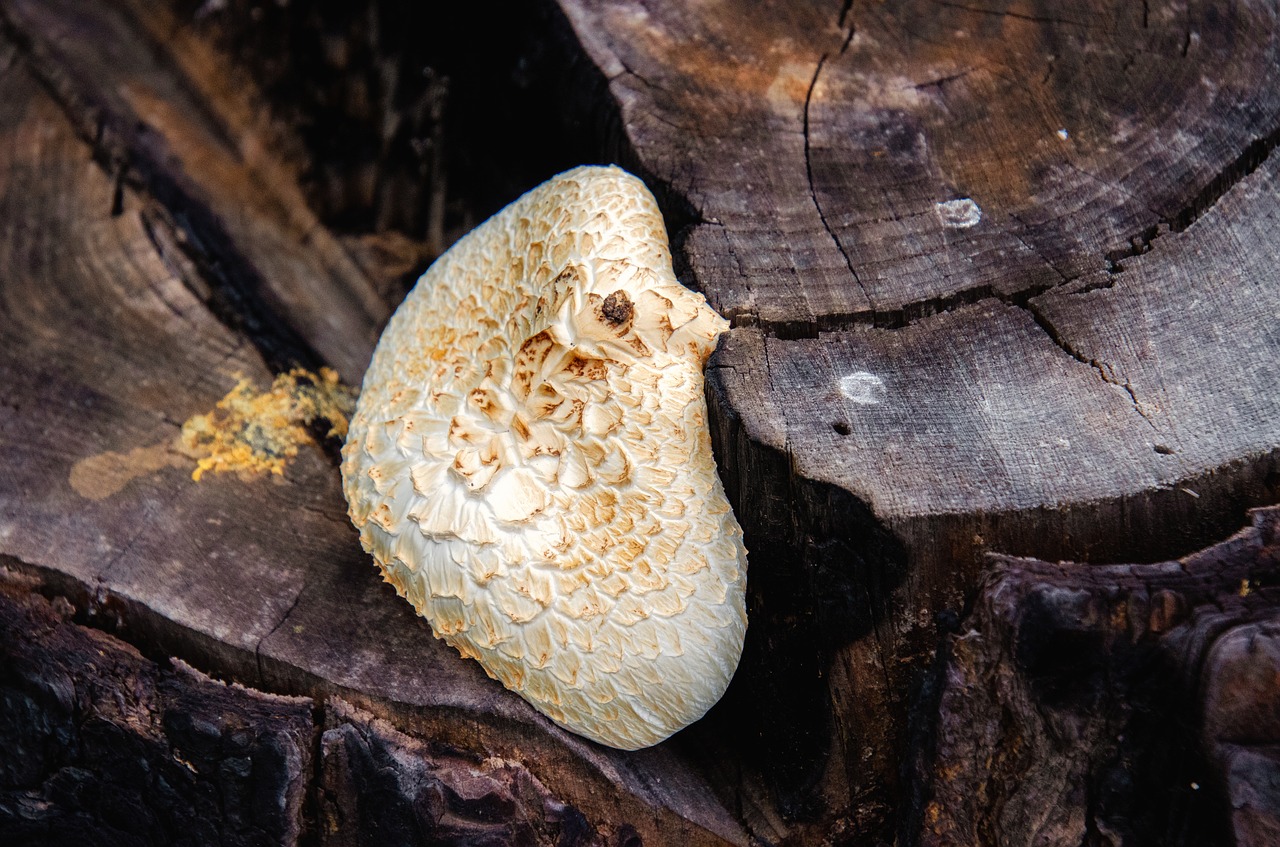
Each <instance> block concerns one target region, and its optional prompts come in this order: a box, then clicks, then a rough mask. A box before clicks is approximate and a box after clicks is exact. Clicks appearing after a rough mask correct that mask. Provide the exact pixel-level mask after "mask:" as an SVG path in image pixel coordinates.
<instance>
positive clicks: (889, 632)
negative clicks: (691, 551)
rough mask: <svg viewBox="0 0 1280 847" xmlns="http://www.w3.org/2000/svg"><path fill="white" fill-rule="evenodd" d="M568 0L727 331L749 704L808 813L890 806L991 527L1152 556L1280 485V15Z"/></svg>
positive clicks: (690, 270) (1212, 531)
mask: <svg viewBox="0 0 1280 847" xmlns="http://www.w3.org/2000/svg"><path fill="white" fill-rule="evenodd" d="M560 5H561V7H562V8H563V9H564V11H565V14H566V16H567V18H568V19H569V20H570V21H571V22H572V25H573V27H574V30H575V32H576V34H577V35H578V37H579V39H580V40H581V43H582V44H583V46H584V49H585V50H586V51H587V53H588V54H589V55H590V57H591V58H592V60H593V62H594V63H595V65H596V66H597V67H598V68H599V69H600V72H601V74H602V75H603V76H604V77H605V78H606V79H607V80H608V91H609V94H610V96H611V98H612V100H613V101H614V102H615V103H616V104H617V108H618V110H619V122H620V124H621V125H622V127H623V130H624V133H625V138H624V141H625V144H626V145H627V146H628V148H629V149H628V150H626V151H625V152H624V155H625V157H626V158H627V160H628V161H629V163H630V164H631V165H632V166H633V167H634V168H636V169H637V170H639V171H641V172H642V173H645V174H646V175H648V176H649V178H650V179H651V180H652V181H653V182H654V183H655V184H656V185H659V186H662V187H664V188H665V189H666V191H667V193H668V195H669V196H671V197H673V198H675V199H674V200H672V201H669V203H670V205H671V207H672V209H673V211H676V212H682V213H683V216H682V217H677V218H676V220H677V221H679V222H680V223H682V224H683V228H682V229H681V230H680V234H679V236H678V238H677V243H678V245H679V249H678V253H679V256H680V259H681V261H682V262H683V265H684V276H685V279H686V281H687V282H691V283H693V284H695V285H697V286H699V287H700V288H701V290H703V291H704V292H705V293H706V294H707V296H708V298H709V299H710V301H711V303H712V304H713V305H714V306H716V307H717V308H718V309H720V310H721V312H722V313H723V314H725V315H727V316H730V317H731V318H732V319H733V320H734V323H735V325H736V328H735V329H734V330H733V331H732V332H731V333H730V335H729V337H728V338H727V339H726V340H725V342H724V343H723V344H722V346H721V349H720V351H719V352H718V354H717V356H716V358H715V359H714V360H713V362H712V369H711V383H712V387H711V395H712V399H713V405H714V406H715V409H714V411H713V418H715V419H716V420H717V421H718V430H717V438H716V446H717V450H718V451H719V453H720V455H721V456H722V457H723V460H722V468H723V471H724V474H725V478H726V484H727V485H728V488H729V490H730V499H731V500H732V501H733V502H734V505H735V510H736V511H737V514H738V515H739V517H740V519H741V520H742V521H743V525H744V527H745V528H746V531H747V539H746V540H747V547H748V550H749V551H751V580H752V584H753V585H754V586H755V589H753V591H752V598H753V603H754V605H753V606H752V608H751V610H750V611H751V620H752V632H753V633H754V635H755V636H756V637H755V639H754V641H753V642H752V643H751V644H749V648H748V650H749V652H748V655H747V657H746V661H745V663H744V668H743V670H742V671H741V673H742V674H743V681H744V682H746V681H747V680H751V682H749V683H747V685H748V686H749V687H750V688H751V690H752V691H753V692H754V693H756V694H759V693H760V692H763V691H768V692H771V693H772V696H770V697H769V700H770V702H771V706H770V707H769V708H763V709H761V708H759V704H758V703H757V702H753V703H752V704H751V707H750V708H752V709H754V711H753V712H750V713H748V714H744V715H743V716H742V721H743V723H744V724H745V725H746V727H747V728H748V731H749V732H752V733H759V734H761V735H762V736H763V737H764V739H765V742H764V743H762V744H760V745H759V747H758V748H757V749H758V750H759V751H760V754H761V755H760V758H759V760H758V762H757V765H758V766H759V767H760V768H761V770H762V771H763V772H764V773H772V774H773V775H774V777H773V781H774V782H775V783H776V791H777V792H779V796H778V799H779V800H783V801H784V802H786V803H787V804H788V805H789V806H790V807H791V808H792V810H793V811H794V812H795V813H796V814H797V815H799V816H801V817H802V816H803V813H804V811H805V809H806V808H808V809H810V810H812V809H814V808H815V807H816V808H817V809H819V810H823V811H825V813H826V814H832V813H834V812H835V811H836V810H838V809H847V808H848V806H846V805H845V803H844V801H841V802H837V803H835V804H834V805H832V804H831V798H832V797H833V796H838V797H849V796H850V794H852V796H854V797H857V798H858V801H857V805H861V806H862V808H866V804H867V803H868V802H874V801H875V800H876V799H879V800H881V801H888V799H889V798H890V797H892V796H894V795H895V794H896V793H897V790H898V789H897V788H896V787H894V786H895V785H896V784H897V776H896V773H897V769H898V761H899V758H900V756H901V754H902V750H903V744H904V743H905V739H904V737H903V735H902V733H903V730H904V727H905V725H906V723H905V719H904V718H905V715H906V712H907V706H908V698H909V694H908V692H910V690H911V689H912V685H913V679H914V678H915V677H916V675H917V674H918V673H919V670H920V668H921V667H923V664H924V663H925V662H926V661H927V658H928V655H929V654H930V653H931V652H932V649H933V645H934V644H935V639H936V635H937V632H936V629H935V624H934V620H935V616H936V615H937V614H938V613H939V612H944V611H947V610H950V612H951V613H954V612H956V611H958V610H960V609H962V608H963V606H964V603H965V601H966V599H967V597H968V596H969V595H970V593H971V592H972V590H973V588H974V587H975V585H976V581H977V578H978V576H979V574H980V573H981V571H982V567H983V566H982V559H981V555H980V554H981V552H982V551H983V550H999V551H1002V552H1006V553H1013V554H1025V555H1037V556H1040V557H1044V558H1048V559H1058V558H1064V559H1076V560H1081V561H1092V562H1107V561H1124V560H1139V561H1152V560H1157V559H1160V558H1164V557H1168V556H1173V555H1178V554H1181V553H1185V552H1187V551H1189V550H1193V549H1196V548H1197V547H1199V546H1202V545H1204V544H1207V543H1209V542H1211V541H1213V540H1214V539H1216V538H1221V537H1223V536H1225V535H1226V534H1228V533H1230V532H1232V531H1233V530H1234V528H1235V527H1237V526H1239V525H1240V523H1241V522H1242V521H1243V519H1244V517H1243V510H1244V508H1246V507H1248V506H1249V505H1255V504H1260V503H1267V502H1274V501H1275V499H1276V498H1277V496H1280V490H1277V488H1276V485H1277V480H1280V453H1278V452H1277V444H1280V406H1278V405H1277V404H1280V394H1277V392H1276V391H1275V390H1274V386H1273V382H1274V380H1273V379H1272V377H1271V376H1270V375H1269V374H1270V371H1271V370H1272V368H1271V366H1270V365H1268V364H1264V363H1274V362H1276V361H1277V360H1280V349H1278V348H1277V343H1278V341H1280V339H1278V337H1277V335H1276V333H1275V330H1274V318H1273V315H1274V314H1275V312H1276V308H1277V305H1278V304H1280V286H1277V285H1276V281H1275V280H1276V277H1275V272H1274V268H1275V265H1276V254H1277V247H1276V244H1277V242H1276V240H1275V239H1274V237H1273V235H1272V234H1271V229H1272V224H1271V221H1272V220H1274V219H1275V216H1276V214H1277V212H1278V211H1280V207H1278V205H1277V204H1278V203H1280V201H1278V200H1277V197H1278V196H1280V194H1278V193H1277V180H1278V178H1280V162H1278V161H1277V158H1276V157H1275V156H1274V155H1271V154H1272V151H1273V149H1274V148H1275V146H1276V144H1277V142H1278V141H1280V88H1278V87H1277V85H1276V82H1277V79H1276V73H1277V68H1280V64H1278V63H1277V59H1278V58H1280V56H1277V53H1276V51H1277V45H1276V42H1275V41H1274V40H1273V38H1272V35H1273V33H1274V32H1275V31H1276V27H1277V22H1276V19H1275V10H1274V8H1272V7H1271V6H1269V5H1267V4H1264V3H1246V4H1242V5H1237V6H1234V7H1232V9H1231V10H1230V12H1229V13H1228V12H1225V11H1222V10H1220V9H1218V8H1216V7H1212V8H1211V7H1197V6H1184V5H1181V4H1165V5H1161V4H1132V3H1123V2H1118V3H1073V4H1069V5H1068V6H1065V7H1062V6H1059V5H1057V4H1054V5H1045V4H1035V3H1007V2H999V3H935V2H911V3H889V4H883V3H869V4H864V3H858V2H843V3H840V2H832V3H817V2H811V3H798V4H797V3H782V2H779V3H762V4H750V5H749V6H747V5H746V4H744V5H743V6H742V7H741V8H739V9H737V10H736V11H735V12H733V13H726V10H725V9H724V8H723V7H721V6H717V5H710V4H697V5H689V4H669V5H663V6H661V7H653V6H649V5H645V6H643V7H641V4H636V3H627V2H604V3H596V2H580V0H564V2H562V3H561V4H560ZM677 201H678V202H677ZM814 634H819V635H820V637H819V638H816V639H815V638H814V637H813V635H814ZM814 644H817V645H820V647H819V649H818V650H817V651H816V652H815V651H813V649H812V646H810V647H809V651H808V653H807V654H806V653H805V652H804V651H805V645H814ZM798 653H799V655H797V654H798ZM752 699H753V700H754V699H755V698H752ZM779 709H783V710H784V712H783V713H785V714H788V715H789V716H794V717H800V716H801V715H803V716H804V719H803V721H800V723H801V724H802V725H804V726H807V727H810V729H808V730H804V731H800V732H799V734H798V735H797V730H796V729H795V728H794V727H795V725H796V722H794V721H775V720H774V719H773V718H772V715H774V714H777V713H778V710H779ZM793 753H796V754H798V755H792V754H793ZM815 754H820V755H825V756H827V757H828V761H827V764H826V767H825V770H824V769H823V768H822V767H821V766H819V765H818V764H817V763H816V761H815V759H814V756H815ZM788 798H789V799H788ZM819 814H821V812H820V813H819Z"/></svg>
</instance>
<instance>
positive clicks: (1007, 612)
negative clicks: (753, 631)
mask: <svg viewBox="0 0 1280 847" xmlns="http://www.w3.org/2000/svg"><path fill="white" fill-rule="evenodd" d="M1278 531H1280V509H1275V508H1272V509H1266V510H1260V511H1258V512H1257V513H1255V515H1254V521H1253V526H1252V527H1250V528H1249V529H1246V530H1244V531H1242V532H1240V533H1239V534H1237V535H1236V536H1234V537H1233V538H1231V539H1230V540H1228V541H1225V542H1223V543H1221V544H1218V545H1216V546H1214V547H1211V548H1209V549H1207V550H1205V551H1203V552H1200V553H1197V554H1195V555H1193V556H1188V557H1186V558H1184V559H1182V560H1180V561H1176V562H1165V563H1158V564H1150V565H1110V566H1101V567H1099V566H1090V565H1078V564H1058V565H1054V564H1049V563H1046V562H1040V561H1036V560H1034V559H1014V558H1010V557H1003V556H1002V557H996V558H995V559H994V568H993V570H992V572H991V574H990V575H989V576H988V577H987V578H986V579H985V580H984V583H983V586H982V590H981V592H980V593H979V595H978V599H977V601H976V603H975V606H974V611H973V613H972V614H971V615H970V617H969V618H968V619H967V620H966V621H965V623H964V625H963V626H962V627H961V630H960V632H958V633H957V634H955V635H952V636H950V637H949V638H948V639H947V644H946V646H945V648H944V650H945V661H944V667H943V675H942V680H941V692H940V698H939V702H940V709H939V715H940V719H939V722H938V725H937V736H936V739H935V742H934V743H935V745H936V746H935V747H934V750H935V751H936V758H934V759H933V760H932V761H929V762H927V764H925V767H923V768H922V770H923V771H924V772H926V773H928V774H930V775H931V776H932V779H933V784H932V789H931V790H932V796H931V797H930V798H928V800H927V803H926V804H925V805H924V806H923V811H922V820H921V836H920V840H919V842H918V843H920V844H927V845H939V846H940V845H960V844H1089V843H1102V844H1105V843H1110V844H1153V845H1154V844H1205V845H1209V844H1222V845H1228V844H1236V845H1242V846H1243V845H1263V844H1273V843H1275V838H1276V836H1277V834H1280V828H1278V822H1280V818H1278V814H1280V806H1277V804H1276V799H1277V797H1276V787H1275V786H1276V781H1277V777H1278V776H1280V770H1278V769H1277V768H1278V765H1277V762H1276V745H1277V744H1280V722H1278V721H1277V712H1276V706H1277V703H1280V691H1277V684H1278V683H1277V680H1280V656H1278V653H1277V647H1276V638H1277V624H1280V591H1277V586H1280V543H1278V542H1280V534H1278ZM1224 817H1225V818H1226V819H1227V821H1229V826H1228V827H1224V826H1223V822H1224V821H1223V819H1224Z"/></svg>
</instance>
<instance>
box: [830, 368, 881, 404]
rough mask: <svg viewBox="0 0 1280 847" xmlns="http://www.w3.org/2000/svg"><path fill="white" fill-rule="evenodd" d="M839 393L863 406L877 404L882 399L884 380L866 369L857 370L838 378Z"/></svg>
mask: <svg viewBox="0 0 1280 847" xmlns="http://www.w3.org/2000/svg"><path fill="white" fill-rule="evenodd" d="M840 393H841V394H843V395H844V396H845V397H847V398H849V399H850V400H852V401H853V402H854V403H860V404H862V405H864V406H875V405H878V404H879V403H880V402H881V401H882V400H883V399H884V380H883V379H881V378H880V377H878V376H876V375H875V374H873V373H868V372H867V371H857V372H856V373H851V374H849V375H848V376H843V377H841V378H840Z"/></svg>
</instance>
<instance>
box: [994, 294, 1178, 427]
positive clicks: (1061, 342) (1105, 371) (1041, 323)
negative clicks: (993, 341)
mask: <svg viewBox="0 0 1280 847" xmlns="http://www.w3.org/2000/svg"><path fill="white" fill-rule="evenodd" d="M1000 299H1001V300H1002V301H1003V302H1006V303H1008V304H1009V305H1011V306H1017V307H1018V308H1020V309H1022V310H1023V311H1025V312H1026V313H1027V314H1028V315H1030V316H1031V319H1032V320H1033V321H1035V324H1036V326H1038V327H1039V328H1040V329H1042V330H1043V331H1044V334H1045V335H1046V336H1048V337H1049V340H1050V341H1052V342H1053V343H1054V345H1055V346H1056V347H1058V349H1060V350H1062V352H1064V353H1066V354H1067V355H1068V356H1070V357H1071V358H1073V359H1075V360H1076V361H1077V362H1080V363H1081V364H1083V365H1088V366H1089V367H1091V368H1093V369H1094V370H1095V371H1097V372H1098V377H1099V379H1101V380H1102V381H1103V382H1105V383H1106V384H1107V385H1112V386H1115V387H1116V388H1119V389H1120V390H1121V391H1123V392H1124V393H1125V394H1127V395H1128V396H1129V402H1130V403H1131V404H1133V410H1134V411H1135V412H1137V413H1138V415H1139V416H1140V417H1141V418H1142V420H1143V421H1144V422H1145V423H1146V424H1147V425H1148V426H1150V427H1151V428H1152V429H1154V428H1155V424H1154V423H1152V422H1151V419H1150V418H1149V417H1147V413H1146V412H1145V411H1143V408H1142V403H1141V402H1140V401H1139V400H1138V395H1137V393H1136V392H1134V390H1133V386H1132V385H1130V384H1129V383H1128V382H1127V381H1125V382H1122V381H1120V380H1118V379H1116V378H1115V375H1114V374H1115V369H1114V368H1112V367H1111V366H1110V365H1108V364H1107V363H1106V362H1103V361H1100V360H1098V359H1091V358H1089V357H1088V356H1085V355H1084V354H1083V353H1081V352H1080V351H1079V350H1077V349H1076V348H1075V346H1074V345H1072V344H1071V342H1070V341H1068V340H1067V339H1066V338H1065V337H1064V336H1063V335H1062V333H1061V332H1059V331H1058V328H1057V327H1055V326H1054V325H1053V322H1052V321H1050V320H1049V318H1048V316H1046V315H1045V313H1044V311H1043V310H1041V309H1039V308H1037V307H1036V305H1035V304H1034V303H1033V302H1031V298H1030V297H1027V298H1023V297H1017V298H1004V297H1001V298H1000ZM1156 452H1160V450H1159V449H1158V447H1157V450H1156Z"/></svg>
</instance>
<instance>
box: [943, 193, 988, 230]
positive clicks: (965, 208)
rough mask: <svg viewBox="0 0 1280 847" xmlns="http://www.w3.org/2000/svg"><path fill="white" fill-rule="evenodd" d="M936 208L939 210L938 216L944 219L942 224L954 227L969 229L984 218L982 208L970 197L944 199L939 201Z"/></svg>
mask: <svg viewBox="0 0 1280 847" xmlns="http://www.w3.org/2000/svg"><path fill="white" fill-rule="evenodd" d="M935 208H937V210H938V217H939V218H941V219H942V225H943V226H949V227H951V228H952V229H968V228H969V227H971V226H977V225H978V221H980V220H982V209H980V208H979V207H978V204H977V203H975V202H973V201H972V200H970V199H969V198H968V197H962V198H960V199H959V200H944V201H942V202H940V203H937V204H936V206H935Z"/></svg>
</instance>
